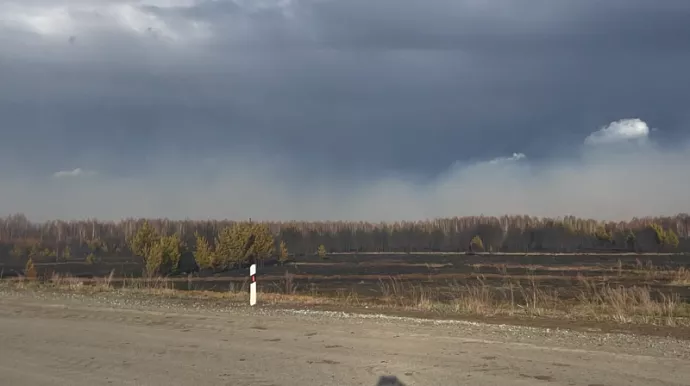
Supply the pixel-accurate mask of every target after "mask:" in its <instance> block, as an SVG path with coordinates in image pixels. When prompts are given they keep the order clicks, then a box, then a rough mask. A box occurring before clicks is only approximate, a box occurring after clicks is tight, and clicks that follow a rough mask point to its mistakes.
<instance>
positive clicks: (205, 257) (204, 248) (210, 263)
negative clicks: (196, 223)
mask: <svg viewBox="0 0 690 386" xmlns="http://www.w3.org/2000/svg"><path fill="white" fill-rule="evenodd" d="M194 236H195V238H196V247H195V249H194V260H195V261H196V264H197V265H198V266H199V269H207V268H214V267H215V263H216V261H215V260H216V258H215V253H214V251H213V248H211V245H210V244H209V242H208V240H207V239H206V237H204V236H202V235H200V234H199V233H198V232H196V233H195V234H194Z"/></svg>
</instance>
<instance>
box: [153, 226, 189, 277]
mask: <svg viewBox="0 0 690 386" xmlns="http://www.w3.org/2000/svg"><path fill="white" fill-rule="evenodd" d="M158 244H160V246H161V249H162V250H163V259H162V261H161V264H160V267H159V270H160V273H164V274H167V273H174V272H177V270H178V268H179V266H180V257H182V249H183V245H182V240H180V235H178V234H177V233H175V234H173V235H172V236H163V237H161V238H160V240H159V241H158Z"/></svg>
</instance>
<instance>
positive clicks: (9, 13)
mask: <svg viewBox="0 0 690 386" xmlns="http://www.w3.org/2000/svg"><path fill="white" fill-rule="evenodd" d="M194 4H195V2H193V1H150V0H149V1H135V0H121V1H85V0H75V1H70V2H51V3H46V4H42V3H40V2H39V3H37V2H31V1H26V2H25V1H21V2H19V1H15V2H12V1H10V2H4V3H2V4H0V30H2V29H5V28H10V29H14V30H21V31H25V32H32V33H35V34H38V35H40V36H43V37H50V38H67V37H70V36H79V35H88V34H91V33H93V32H99V31H100V32H103V31H108V32H116V33H125V34H134V35H137V36H142V37H144V36H148V37H151V38H159V39H163V40H167V41H171V42H182V41H189V40H194V39H199V38H208V37H210V36H211V32H210V29H209V27H208V25H207V24H206V23H204V22H203V21H200V20H196V19H194V18H190V17H183V16H181V15H180V13H177V12H161V11H165V10H171V9H180V8H186V7H191V6H194Z"/></svg>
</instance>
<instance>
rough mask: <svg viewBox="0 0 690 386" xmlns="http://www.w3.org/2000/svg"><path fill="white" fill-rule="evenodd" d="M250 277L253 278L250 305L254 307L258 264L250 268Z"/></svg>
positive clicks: (250, 288) (250, 287)
mask: <svg viewBox="0 0 690 386" xmlns="http://www.w3.org/2000/svg"><path fill="white" fill-rule="evenodd" d="M249 277H250V278H251V284H249V305H250V306H253V305H255V304H256V264H252V265H250V266H249Z"/></svg>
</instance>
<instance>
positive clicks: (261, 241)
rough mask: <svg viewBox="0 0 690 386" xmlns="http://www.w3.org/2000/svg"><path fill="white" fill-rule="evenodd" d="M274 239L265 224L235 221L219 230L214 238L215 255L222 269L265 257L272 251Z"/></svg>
mask: <svg viewBox="0 0 690 386" xmlns="http://www.w3.org/2000/svg"><path fill="white" fill-rule="evenodd" d="M274 245H275V240H274V238H273V235H272V234H271V232H270V230H269V228H268V226H267V225H264V224H256V223H237V224H234V225H232V226H230V227H226V228H224V229H223V230H221V232H220V234H219V235H218V237H217V238H216V256H217V260H218V262H219V265H220V267H221V268H222V269H229V268H232V267H235V266H240V265H241V264H243V263H247V262H248V261H249V260H250V259H252V258H253V259H255V260H261V259H265V258H267V257H269V256H271V254H272V253H273V249H274V248H275V247H274Z"/></svg>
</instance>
